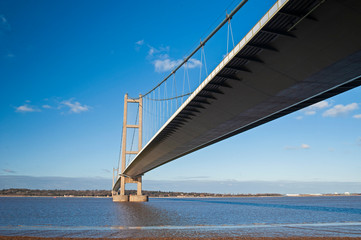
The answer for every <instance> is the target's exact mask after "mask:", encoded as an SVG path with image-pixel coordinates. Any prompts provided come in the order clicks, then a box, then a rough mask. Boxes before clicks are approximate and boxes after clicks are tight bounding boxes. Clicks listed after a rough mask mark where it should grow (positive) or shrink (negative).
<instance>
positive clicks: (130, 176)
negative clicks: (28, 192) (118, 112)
mask: <svg viewBox="0 0 361 240" xmlns="http://www.w3.org/2000/svg"><path fill="white" fill-rule="evenodd" d="M246 2H247V1H241V2H240V3H239V4H238V6H237V7H236V8H235V9H234V10H233V11H232V12H231V13H230V14H227V15H226V18H225V19H224V20H223V21H222V23H220V24H219V25H218V26H217V28H216V29H215V30H214V31H213V32H212V33H211V34H210V35H209V36H208V37H207V38H206V39H205V40H204V41H201V43H200V45H199V46H198V47H197V48H196V49H195V50H194V51H193V52H192V53H191V54H190V55H189V56H188V57H187V58H185V59H184V61H183V62H182V63H180V64H179V66H177V67H176V68H175V69H174V70H173V71H172V72H171V73H170V74H169V75H168V76H167V77H166V78H165V79H163V81H161V82H160V83H159V84H158V85H157V86H155V87H154V88H153V89H152V90H150V91H149V92H147V93H145V94H143V95H140V96H139V97H137V98H130V97H129V96H128V95H125V98H124V119H123V134H122V146H121V156H120V166H119V167H118V169H115V170H114V171H113V200H114V201H120V202H123V201H147V196H144V195H142V176H143V175H144V174H145V173H146V172H148V171H150V170H152V169H154V168H157V167H159V166H161V165H163V164H165V163H167V162H170V161H172V160H175V159H177V158H180V157H182V156H184V155H186V154H189V153H191V152H194V151H197V150H198V149H201V148H204V147H206V146H209V145H211V144H214V143H216V142H219V141H222V140H224V139H226V138H229V137H232V136H234V135H236V134H239V133H242V132H244V131H247V130H249V129H252V128H254V127H257V126H259V125H262V124H265V123H267V122H269V121H272V120H274V119H277V118H280V117H282V116H285V115H287V114H289V113H292V112H294V111H297V110H299V109H302V108H304V107H307V106H309V105H312V104H314V103H317V102H319V101H321V100H324V99H327V98H329V97H332V96H334V95H337V94H339V93H342V92H345V91H347V90H349V89H352V88H355V87H357V86H360V85H361V30H360V29H361V1H359V0H278V1H277V2H276V3H275V4H274V5H273V6H272V7H271V8H270V9H269V11H268V12H267V13H266V14H265V15H264V16H263V17H262V18H261V19H260V20H259V21H258V22H257V24H256V25H255V26H254V27H253V28H252V29H251V30H250V31H249V32H248V34H246V35H245V37H244V38H243V39H242V40H241V41H239V42H238V43H237V44H236V45H234V47H233V49H232V50H230V51H229V52H228V54H227V55H226V56H225V57H224V58H223V59H222V60H221V61H220V63H219V64H218V66H217V67H216V68H214V69H213V71H212V72H210V73H209V74H208V72H207V69H206V61H205V60H206V58H205V54H204V46H205V44H206V43H207V41H208V40H209V39H210V38H211V37H212V36H213V35H214V34H215V33H216V32H217V31H218V30H219V29H220V28H222V27H223V26H224V25H225V24H227V23H228V31H229V33H231V34H232V31H231V30H232V28H231V27H230V26H231V25H230V20H231V18H232V17H233V15H234V14H236V13H237V11H238V10H239V9H240V8H241V7H242V6H243V5H244V4H246ZM228 36H231V37H232V39H233V36H232V35H228ZM227 44H228V41H227ZM227 49H228V46H227ZM197 51H199V52H200V53H201V62H202V63H201V64H200V65H201V69H202V66H203V67H204V71H203V74H206V75H207V77H206V78H205V79H204V80H202V81H200V80H198V81H193V80H192V81H190V80H189V74H188V69H189V68H187V65H188V66H189V65H190V64H193V63H194V60H192V56H193V55H194V54H195V53H196V52H197ZM181 70H183V76H184V77H183V81H180V80H179V79H178V80H177V78H176V74H177V73H178V74H179V72H180V71H181ZM200 76H201V75H200ZM192 84H193V86H191V85H192ZM129 104H136V105H137V110H136V120H135V123H134V124H128V122H129V117H128V105H129ZM129 130H133V135H132V136H131V134H129ZM127 133H128V134H127ZM128 135H129V136H128ZM134 142H137V144H136V145H137V146H136V147H134V146H135V145H134ZM143 143H144V144H143ZM129 146H130V147H129ZM133 148H135V149H133ZM127 183H137V186H138V189H137V195H134V196H127V195H125V185H126V184H127Z"/></svg>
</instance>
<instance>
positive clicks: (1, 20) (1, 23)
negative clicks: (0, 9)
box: [0, 14, 11, 33]
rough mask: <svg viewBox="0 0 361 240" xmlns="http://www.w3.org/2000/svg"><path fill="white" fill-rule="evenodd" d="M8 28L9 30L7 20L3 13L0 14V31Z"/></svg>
mask: <svg viewBox="0 0 361 240" xmlns="http://www.w3.org/2000/svg"><path fill="white" fill-rule="evenodd" d="M10 30H11V26H10V24H9V22H8V20H7V19H6V18H5V16H4V15H2V14H0V33H1V32H5V31H10Z"/></svg>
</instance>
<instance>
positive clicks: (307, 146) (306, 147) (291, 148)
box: [285, 143, 311, 150]
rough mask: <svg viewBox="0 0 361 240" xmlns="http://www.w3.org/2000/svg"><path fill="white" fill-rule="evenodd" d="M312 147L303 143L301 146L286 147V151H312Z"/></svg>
mask: <svg viewBox="0 0 361 240" xmlns="http://www.w3.org/2000/svg"><path fill="white" fill-rule="evenodd" d="M310 148H311V146H310V145H308V144H305V143H302V144H301V145H300V146H286V147H285V149H286V150H299V149H310Z"/></svg>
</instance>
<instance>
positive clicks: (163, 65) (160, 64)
mask: <svg viewBox="0 0 361 240" xmlns="http://www.w3.org/2000/svg"><path fill="white" fill-rule="evenodd" d="M181 62H182V60H181V59H178V60H170V59H169V58H167V59H157V60H154V61H153V64H154V68H155V71H156V72H166V71H169V70H172V69H173V68H175V67H176V66H178V65H179V64H181Z"/></svg>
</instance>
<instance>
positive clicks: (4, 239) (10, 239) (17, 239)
mask: <svg viewBox="0 0 361 240" xmlns="http://www.w3.org/2000/svg"><path fill="white" fill-rule="evenodd" d="M50 239H51V240H74V239H79V240H100V239H111V240H120V239H130V240H145V239H148V240H171V239H172V240H186V239H212V240H226V239H232V240H275V239H278V240H356V239H361V237H311V236H307V237H246V236H245V237H219V236H218V237H211V238H209V237H196V238H188V237H160V238H158V237H147V238H128V237H127V238H63V237H59V238H54V237H52V238H44V237H24V236H0V240H50Z"/></svg>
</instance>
